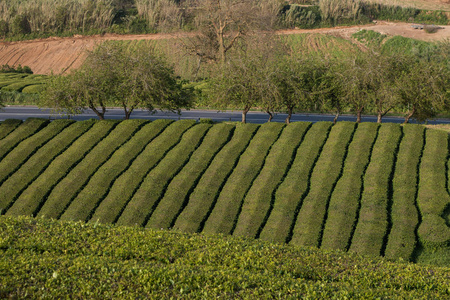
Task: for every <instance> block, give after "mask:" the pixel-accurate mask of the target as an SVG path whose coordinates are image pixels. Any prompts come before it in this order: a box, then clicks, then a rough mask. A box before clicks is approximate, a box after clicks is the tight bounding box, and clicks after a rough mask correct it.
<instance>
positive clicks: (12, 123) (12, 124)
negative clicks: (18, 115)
mask: <svg viewBox="0 0 450 300" xmlns="http://www.w3.org/2000/svg"><path fill="white" fill-rule="evenodd" d="M20 124H22V120H17V119H7V120H5V121H3V122H1V123H0V140H1V139H3V138H4V137H5V136H7V135H8V134H10V133H11V131H13V130H14V129H16V128H17V127H18V126H19V125H20Z"/></svg>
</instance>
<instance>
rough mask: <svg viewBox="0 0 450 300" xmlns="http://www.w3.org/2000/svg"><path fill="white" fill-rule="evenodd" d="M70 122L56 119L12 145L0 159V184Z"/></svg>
mask: <svg viewBox="0 0 450 300" xmlns="http://www.w3.org/2000/svg"><path fill="white" fill-rule="evenodd" d="M72 122H73V121H71V120H56V121H54V122H52V123H50V124H49V125H47V126H46V127H44V128H43V129H42V130H40V131H39V132H38V133H36V134H34V135H32V136H30V137H29V138H27V139H25V140H24V141H22V142H21V143H20V144H19V145H17V146H16V147H14V149H12V150H11V152H9V153H8V155H6V156H5V157H4V159H2V160H1V161H0V184H2V183H4V181H5V180H6V179H7V178H8V177H9V176H10V175H12V173H14V172H15V171H16V170H17V169H19V168H20V166H21V165H22V164H23V163H25V162H26V161H27V160H28V158H29V157H30V156H32V155H33V154H34V153H35V152H36V151H37V150H39V148H41V147H42V146H43V145H45V144H46V143H47V142H48V141H49V140H51V139H52V138H53V137H54V136H56V135H57V134H58V133H60V132H61V131H62V130H63V129H64V128H66V127H67V126H69V125H70V124H71V123H72ZM4 204H5V203H4V202H3V203H2V204H0V209H4V208H5V206H4Z"/></svg>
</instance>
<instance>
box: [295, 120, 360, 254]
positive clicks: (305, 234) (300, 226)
mask: <svg viewBox="0 0 450 300" xmlns="http://www.w3.org/2000/svg"><path fill="white" fill-rule="evenodd" d="M354 130H355V123H352V122H339V123H337V124H336V125H334V126H333V128H331V132H330V135H329V137H328V140H327V142H326V143H325V145H324V146H323V149H322V152H321V153H320V156H319V159H318V161H317V163H316V165H315V167H314V170H313V172H312V174H311V183H310V189H309V193H308V195H307V196H306V197H305V199H304V200H303V204H302V207H301V209H300V212H299V214H298V217H297V220H296V223H295V227H294V230H293V234H292V239H291V241H290V243H291V244H294V245H304V246H313V247H319V245H320V240H321V238H322V231H323V226H324V224H325V221H326V214H327V209H328V204H329V200H330V196H331V192H332V191H333V188H334V185H335V183H336V181H337V180H338V178H339V175H340V174H341V172H342V168H343V160H344V158H345V156H346V152H347V147H348V145H349V143H350V141H351V139H352V136H353V132H354Z"/></svg>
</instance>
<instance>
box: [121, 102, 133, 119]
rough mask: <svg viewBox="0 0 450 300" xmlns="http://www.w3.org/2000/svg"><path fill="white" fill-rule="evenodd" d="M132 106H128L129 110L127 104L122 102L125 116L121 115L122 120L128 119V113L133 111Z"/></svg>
mask: <svg viewBox="0 0 450 300" xmlns="http://www.w3.org/2000/svg"><path fill="white" fill-rule="evenodd" d="M133 109H134V108H133V107H131V108H130V110H128V109H127V106H126V105H125V104H123V110H124V112H125V117H123V119H124V120H128V119H130V115H131V113H132V112H133Z"/></svg>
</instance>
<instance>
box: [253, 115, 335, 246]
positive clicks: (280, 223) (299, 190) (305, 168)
mask: <svg viewBox="0 0 450 300" xmlns="http://www.w3.org/2000/svg"><path fill="white" fill-rule="evenodd" d="M289 126H290V125H289ZM331 126H332V123H331V122H318V123H315V124H314V125H313V126H312V127H311V128H310V129H309V130H308V132H307V133H306V135H305V137H304V139H303V141H302V143H301V144H300V147H299V148H298V149H297V151H296V153H295V158H294V161H293V163H292V165H291V166H290V168H289V170H288V173H287V174H286V177H285V178H284V180H283V182H282V183H281V184H280V186H279V187H278V189H277V190H276V192H275V199H274V203H273V209H272V210H271V212H270V215H269V217H268V219H267V222H266V224H265V226H264V228H263V229H262V231H261V233H260V235H259V237H260V238H261V239H264V240H268V241H272V242H279V243H284V242H286V241H287V240H288V239H289V237H290V234H291V231H292V227H293V224H294V222H295V219H296V217H297V214H298V211H299V208H300V206H301V203H302V201H303V198H304V197H305V195H306V193H307V191H308V188H309V185H310V175H311V172H312V169H313V167H314V165H315V163H316V161H317V158H318V156H319V153H320V151H321V150H322V147H323V145H324V143H325V141H326V139H327V137H328V134H329V131H330V128H331Z"/></svg>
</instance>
